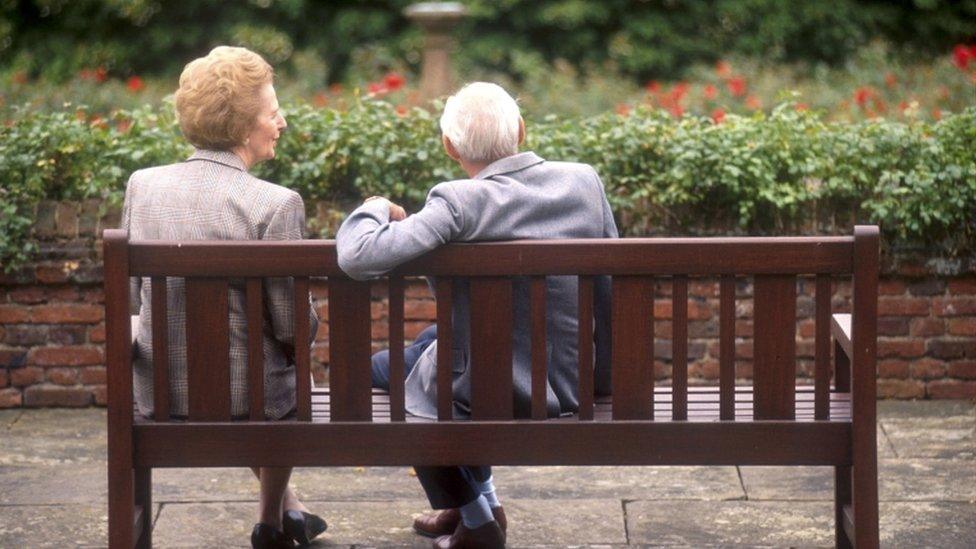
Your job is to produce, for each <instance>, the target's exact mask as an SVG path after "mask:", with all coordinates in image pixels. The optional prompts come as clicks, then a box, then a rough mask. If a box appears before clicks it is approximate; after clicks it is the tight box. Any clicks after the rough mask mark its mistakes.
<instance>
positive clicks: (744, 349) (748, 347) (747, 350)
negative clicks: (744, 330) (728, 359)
mask: <svg viewBox="0 0 976 549" xmlns="http://www.w3.org/2000/svg"><path fill="white" fill-rule="evenodd" d="M753 353H754V349H753V347H752V341H738V342H736V344H735V358H736V359H740V358H746V359H749V360H752V357H753Z"/></svg>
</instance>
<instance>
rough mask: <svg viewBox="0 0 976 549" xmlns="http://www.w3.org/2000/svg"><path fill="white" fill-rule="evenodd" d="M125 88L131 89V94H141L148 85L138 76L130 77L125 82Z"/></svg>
mask: <svg viewBox="0 0 976 549" xmlns="http://www.w3.org/2000/svg"><path fill="white" fill-rule="evenodd" d="M125 87H127V88H129V91H130V92H140V91H142V90H143V88H145V87H146V83H145V82H143V81H142V78H139V77H138V76H130V77H129V79H128V80H126V82H125Z"/></svg>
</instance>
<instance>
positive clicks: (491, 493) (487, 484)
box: [473, 477, 502, 509]
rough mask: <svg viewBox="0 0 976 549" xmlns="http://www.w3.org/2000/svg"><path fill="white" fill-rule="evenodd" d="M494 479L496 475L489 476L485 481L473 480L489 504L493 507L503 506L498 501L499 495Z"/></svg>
mask: <svg viewBox="0 0 976 549" xmlns="http://www.w3.org/2000/svg"><path fill="white" fill-rule="evenodd" d="M494 480H495V479H494V477H488V480H486V481H484V482H478V481H474V482H473V484H474V486H475V488H476V489H477V490H478V491H479V492H481V495H482V496H484V497H485V499H486V500H488V506H489V507H491V508H492V509H494V508H496V507H501V506H502V504H501V503H499V502H498V496H497V495H496V494H495V482H494Z"/></svg>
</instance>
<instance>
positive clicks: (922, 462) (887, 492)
mask: <svg viewBox="0 0 976 549" xmlns="http://www.w3.org/2000/svg"><path fill="white" fill-rule="evenodd" d="M740 470H741V471H742V482H743V484H744V485H745V488H746V494H748V497H749V500H782V499H790V500H797V501H813V500H830V501H833V498H834V468H833V467H740ZM962 479H971V481H970V482H965V481H963V482H960V480H962ZM878 498H879V499H880V500H881V501H957V502H966V503H976V461H973V460H950V459H912V460H906V459H882V460H878Z"/></svg>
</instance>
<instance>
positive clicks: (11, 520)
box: [0, 505, 108, 549]
mask: <svg viewBox="0 0 976 549" xmlns="http://www.w3.org/2000/svg"><path fill="white" fill-rule="evenodd" d="M107 513H108V509H106V507H105V506H104V505H56V506H36V505H31V506H0V547H9V548H21V547H31V548H34V547H38V548H41V547H56V548H59V549H61V548H65V547H105V546H106V544H107V543H108V516H107Z"/></svg>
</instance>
